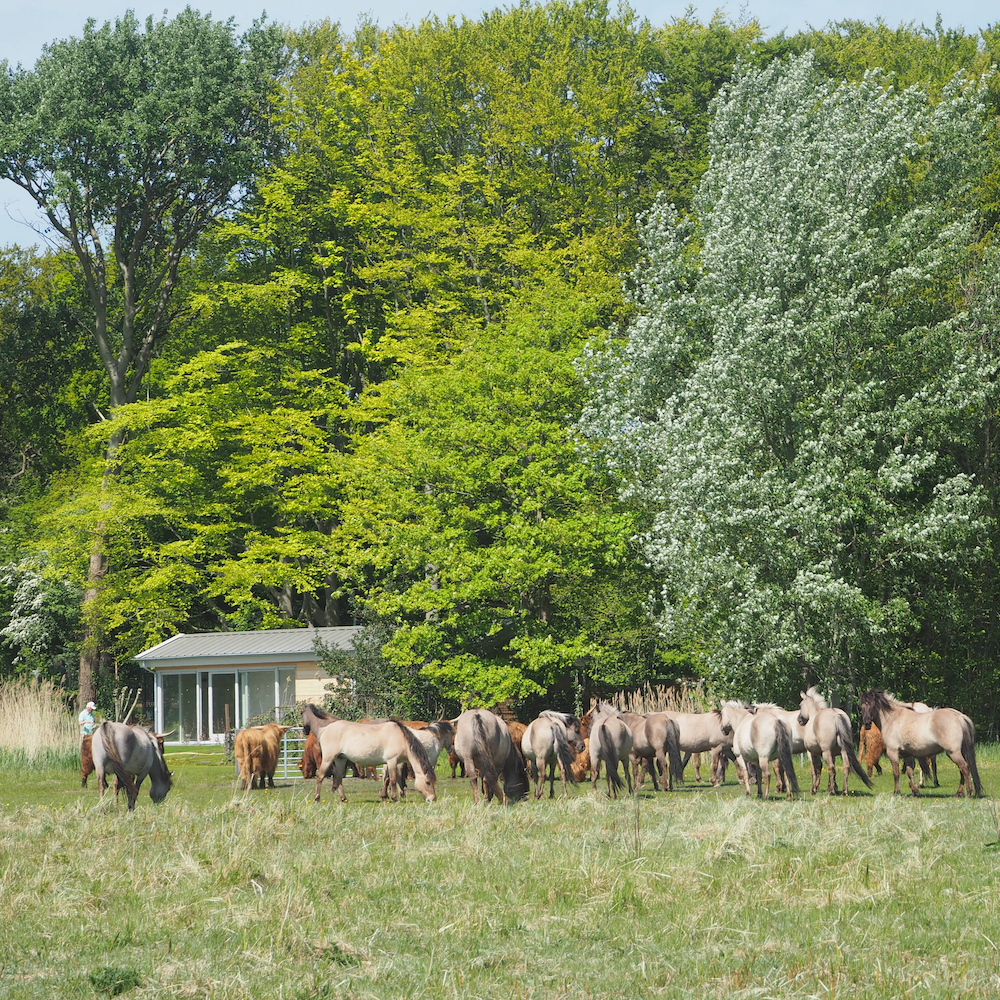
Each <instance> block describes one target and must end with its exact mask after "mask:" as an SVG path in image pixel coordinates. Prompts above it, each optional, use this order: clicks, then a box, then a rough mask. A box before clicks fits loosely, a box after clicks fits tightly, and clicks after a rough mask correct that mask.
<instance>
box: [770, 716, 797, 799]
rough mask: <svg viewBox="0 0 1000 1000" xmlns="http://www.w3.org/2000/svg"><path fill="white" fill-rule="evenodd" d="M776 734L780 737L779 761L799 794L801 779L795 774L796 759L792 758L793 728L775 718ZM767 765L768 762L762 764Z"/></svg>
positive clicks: (787, 778)
mask: <svg viewBox="0 0 1000 1000" xmlns="http://www.w3.org/2000/svg"><path fill="white" fill-rule="evenodd" d="M774 728H775V735H776V736H777V737H778V762H779V763H780V764H781V768H782V770H783V771H784V772H785V780H786V781H787V782H788V785H789V787H790V788H791V790H792V791H793V792H795V794H796V795H798V794H799V780H798V778H797V777H796V776H795V761H794V760H793V758H792V734H791V730H790V729H789V727H788V726H786V725H785V723H784V722H783V721H782V720H781V719H776V720H775V726H774ZM761 766H762V767H766V766H767V762H766V761H765V762H764V764H762V765H761Z"/></svg>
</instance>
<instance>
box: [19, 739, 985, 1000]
mask: <svg viewBox="0 0 1000 1000" xmlns="http://www.w3.org/2000/svg"><path fill="white" fill-rule="evenodd" d="M980 757H981V771H982V773H983V778H984V782H985V783H986V785H987V787H988V788H989V787H991V786H992V785H993V784H994V782H993V780H992V779H994V778H995V777H996V776H997V775H998V774H1000V762H998V756H997V753H996V748H985V749H983V750H981V753H980ZM168 763H169V764H170V766H171V768H172V769H173V770H174V772H175V777H176V784H175V787H174V789H173V790H172V791H171V793H170V795H169V796H168V798H167V800H166V801H165V802H164V803H163V804H162V805H160V806H158V807H156V806H153V805H152V803H151V802H150V800H149V798H148V795H147V794H146V792H145V791H144V792H143V794H142V795H141V796H140V800H139V805H138V807H137V810H136V812H135V814H134V815H132V816H129V815H127V814H126V812H125V809H124V803H120V804H117V805H116V804H115V803H114V802H113V800H111V799H110V798H106V800H105V802H104V804H103V805H102V806H98V804H97V802H98V800H97V793H96V791H89V792H87V791H82V790H80V789H79V787H78V778H77V775H76V773H74V772H72V771H70V770H68V769H66V770H63V771H61V772H58V773H53V774H51V775H46V776H45V777H44V779H40V780H38V781H37V782H35V781H31V780H29V781H28V782H25V781H24V780H23V779H21V778H17V776H14V775H10V774H7V775H5V776H3V777H2V778H0V860H2V864H0V891H2V892H3V898H4V900H5V904H6V913H7V919H6V920H5V921H4V922H3V924H2V930H0V944H2V945H3V953H4V954H5V955H6V956H8V957H7V960H6V965H5V966H4V967H3V970H2V973H0V995H2V996H4V997H16V998H29V997H30V998H42V997H45V998H49V997H52V996H60V997H71V998H72V997H87V998H91V997H93V996H95V986H94V984H93V982H92V978H91V977H92V975H93V974H94V973H95V971H96V970H102V969H103V970H110V971H106V972H105V973H104V976H105V978H107V979H108V980H109V981H111V980H112V979H113V978H114V975H115V974H117V972H116V970H126V971H127V972H128V973H129V974H130V976H131V977H132V979H131V980H129V981H130V982H131V981H134V982H136V983H137V985H134V986H132V987H131V988H130V990H129V992H128V993H127V995H128V996H135V997H160V996H178V997H206V998H207V997H212V998H217V1000H230V998H232V1000H235V998H257V997H260V998H264V997H268V998H271V997H284V998H289V1000H308V998H332V997H338V998H359V1000H360V998H371V997H379V998H382V997H384V998H400V997H413V998H418V997H427V998H452V997H454V998H458V997H462V998H467V997H487V998H497V1000H500V998H503V1000H507V998H509V997H515V996H519V997H545V998H556V997H581V998H582V997H622V998H636V997H661V996H662V997H674V996H677V997H697V998H701V997H713V998H714V997H726V998H729V997H740V998H743V997H746V998H750V997H766V996H774V997H802V998H807V997H828V996H840V997H858V998H861V997H866V998H867V997H878V998H890V997H893V998H895V997H900V996H903V995H910V994H911V993H912V994H913V995H919V996H931V997H951V996H959V995H964V996H973V997H987V996H994V995H996V992H997V990H998V989H1000V979H998V976H997V972H996V969H997V966H998V963H997V958H998V953H997V948H996V946H995V943H997V944H1000V913H998V904H997V902H996V900H997V895H998V894H997V891H996V890H997V879H998V873H1000V851H998V850H997V849H996V846H995V845H996V842H997V840H998V839H1000V837H998V831H997V823H996V810H995V809H994V804H993V802H992V801H990V800H981V801H958V800H955V799H954V798H953V795H954V791H955V789H956V787H957V773H956V772H955V769H954V767H952V766H951V765H950V764H947V763H944V762H942V766H941V777H942V781H943V782H944V787H943V788H942V789H940V790H938V791H937V792H936V793H934V792H930V791H929V792H928V795H927V797H926V798H924V799H922V800H916V801H914V800H913V799H911V798H909V797H900V798H893V797H892V796H891V795H889V794H886V792H887V791H888V790H890V789H891V777H888V776H884V777H883V778H882V779H878V783H877V788H876V793H875V794H872V793H869V792H868V790H867V789H860V792H859V794H856V795H851V796H850V797H849V798H838V799H830V798H828V797H827V796H825V795H823V794H821V795H818V796H816V797H815V798H812V797H810V796H808V794H807V795H805V796H803V797H802V798H801V799H799V800H797V801H793V802H790V803H789V802H786V801H785V800H784V799H781V798H777V799H772V800H771V801H769V802H766V803H765V802H758V801H756V800H748V799H746V798H745V797H744V796H743V794H742V790H741V789H738V788H737V787H736V786H735V785H734V784H732V781H733V778H732V775H730V784H729V785H727V786H725V787H724V788H722V789H712V788H709V787H704V786H696V785H695V784H694V783H693V782H690V783H689V784H688V785H686V786H685V787H684V788H683V789H681V790H679V791H677V792H675V793H674V794H672V795H666V794H663V793H658V794H655V795H654V793H653V792H652V791H651V790H649V788H648V786H647V789H646V790H645V791H644V792H643V793H642V794H640V795H639V796H637V797H635V798H629V797H624V798H622V799H620V800H618V801H610V800H609V799H607V798H606V797H605V796H604V795H603V793H600V794H596V795H595V794H594V793H592V792H591V791H590V788H589V785H588V786H581V787H580V788H578V789H576V790H575V791H574V793H573V794H572V795H571V796H570V797H569V798H568V799H567V800H562V799H559V798H557V799H555V800H552V801H549V800H543V801H541V802H526V803H522V804H519V805H517V806H510V807H507V808H502V807H496V806H493V807H478V808H474V807H473V806H472V804H471V800H470V795H469V786H468V782H466V781H463V780H456V781H451V780H450V779H447V778H442V779H441V780H440V781H439V786H438V787H439V791H440V796H439V801H437V802H435V803H430V804H428V803H425V802H423V801H422V800H421V798H420V797H419V796H416V795H413V794H411V795H409V796H407V798H406V800H405V801H404V803H403V804H401V805H395V806H394V805H382V804H381V803H379V802H378V793H377V787H376V785H375V783H374V782H371V781H367V782H364V781H358V780H353V779H348V782H347V793H348V802H347V803H346V804H343V805H342V804H341V803H339V802H338V801H336V800H335V799H334V797H332V796H330V795H329V792H328V790H327V789H325V790H324V798H323V801H322V802H321V803H320V804H319V805H318V806H317V805H315V804H314V803H313V802H312V801H311V799H312V793H313V790H314V784H313V782H311V781H309V782H303V781H301V780H297V781H291V780H288V781H285V782H279V787H278V788H276V789H274V790H273V791H263V792H261V791H256V792H242V791H239V790H238V789H237V788H236V786H235V780H234V778H235V776H234V773H233V770H232V767H231V765H229V766H227V765H225V764H224V763H222V762H220V758H219V756H218V755H214V754H203V753H201V752H191V751H190V750H189V751H186V752H183V753H178V752H174V751H171V752H170V753H169V754H168ZM439 770H441V769H439ZM803 775H804V772H803ZM887 775H888V769H887ZM40 901H44V905H40ZM116 981H117V980H116Z"/></svg>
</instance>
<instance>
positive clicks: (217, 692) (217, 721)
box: [208, 671, 239, 736]
mask: <svg viewBox="0 0 1000 1000" xmlns="http://www.w3.org/2000/svg"><path fill="white" fill-rule="evenodd" d="M208 680H209V686H210V692H209V701H210V702H211V704H212V735H213V736H221V735H222V734H223V733H224V732H225V731H226V723H227V722H228V723H229V728H230V729H236V728H237V726H238V725H239V719H238V718H237V713H236V707H237V706H236V672H235V671H233V672H232V673H212V674H209V678H208ZM227 710H228V711H227Z"/></svg>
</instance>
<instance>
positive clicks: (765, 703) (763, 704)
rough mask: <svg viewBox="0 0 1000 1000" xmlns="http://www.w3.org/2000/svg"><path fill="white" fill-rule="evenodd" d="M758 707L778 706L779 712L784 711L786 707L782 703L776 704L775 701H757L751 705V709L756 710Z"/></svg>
mask: <svg viewBox="0 0 1000 1000" xmlns="http://www.w3.org/2000/svg"><path fill="white" fill-rule="evenodd" d="M758 708H776V709H777V710H778V711H779V712H783V711H784V709H783V708H782V707H781V706H780V705H776V704H775V703H774V702H773V701H755V702H754V703H753V705H751V709H752V710H753V711H754V712H756V711H757V709H758Z"/></svg>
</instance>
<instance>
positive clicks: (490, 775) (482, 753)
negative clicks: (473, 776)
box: [472, 712, 513, 798]
mask: <svg viewBox="0 0 1000 1000" xmlns="http://www.w3.org/2000/svg"><path fill="white" fill-rule="evenodd" d="M511 742H512V743H513V740H512V741H511ZM472 765H473V767H475V769H476V770H477V771H478V772H479V776H480V777H481V778H482V779H483V790H484V791H486V790H487V789H490V790H491V791H492V793H493V795H499V793H500V787H499V786H500V773H499V772H498V771H497V762H496V761H495V760H494V759H493V754H492V752H491V751H490V743H489V734H488V733H487V732H486V724H485V723H484V722H483V717H482V716H481V715H480V714H479V713H478V712H477V713H476V714H475V716H474V717H473V744H472ZM489 797H490V796H489V794H487V798H489Z"/></svg>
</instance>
